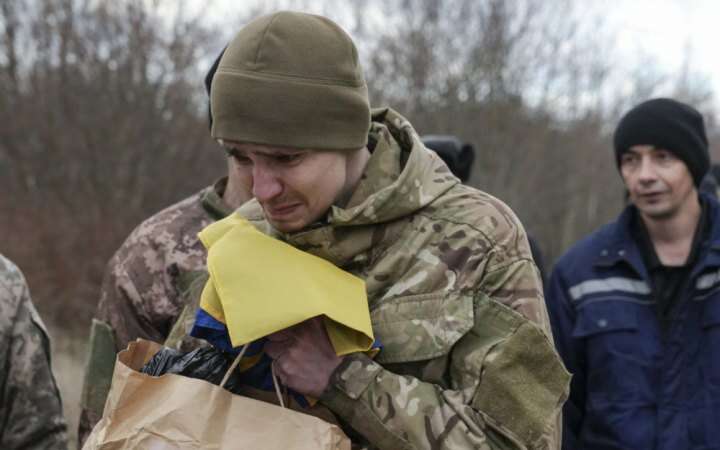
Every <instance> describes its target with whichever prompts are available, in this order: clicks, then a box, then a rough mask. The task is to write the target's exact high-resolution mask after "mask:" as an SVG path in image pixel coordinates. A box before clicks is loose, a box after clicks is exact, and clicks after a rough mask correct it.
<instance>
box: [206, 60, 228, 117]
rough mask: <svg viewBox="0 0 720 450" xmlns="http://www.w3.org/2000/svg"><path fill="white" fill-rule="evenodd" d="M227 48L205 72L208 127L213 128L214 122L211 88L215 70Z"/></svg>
mask: <svg viewBox="0 0 720 450" xmlns="http://www.w3.org/2000/svg"><path fill="white" fill-rule="evenodd" d="M226 48H227V46H225V48H223V49H222V51H221V52H220V54H219V55H218V56H217V58H215V62H214V63H213V64H212V66H210V70H208V72H207V74H205V92H207V95H208V128H210V129H212V124H213V116H212V107H211V106H210V88H212V81H213V77H214V76H215V72H217V68H218V65H219V64H220V59H221V58H222V56H223V54H225V49H226Z"/></svg>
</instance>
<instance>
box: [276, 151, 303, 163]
mask: <svg viewBox="0 0 720 450" xmlns="http://www.w3.org/2000/svg"><path fill="white" fill-rule="evenodd" d="M301 157H302V154H301V153H293V154H290V155H277V156H275V161H277V162H279V163H280V164H292V163H294V162H298V161H300V158H301Z"/></svg>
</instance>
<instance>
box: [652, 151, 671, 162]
mask: <svg viewBox="0 0 720 450" xmlns="http://www.w3.org/2000/svg"><path fill="white" fill-rule="evenodd" d="M655 157H656V158H657V159H658V160H660V161H663V162H665V161H672V159H673V155H672V154H671V153H670V152H658V153H657V154H656V155H655Z"/></svg>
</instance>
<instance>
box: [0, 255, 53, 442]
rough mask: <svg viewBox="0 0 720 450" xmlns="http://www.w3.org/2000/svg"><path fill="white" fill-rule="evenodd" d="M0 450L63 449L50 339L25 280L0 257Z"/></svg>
mask: <svg viewBox="0 0 720 450" xmlns="http://www.w3.org/2000/svg"><path fill="white" fill-rule="evenodd" d="M0 389H1V390H0V448H2V449H3V450H14V449H28V448H32V449H38V450H42V449H48V450H57V449H64V448H67V435H66V426H65V419H64V417H63V412H62V404H61V402H60V393H59V391H58V388H57V385H56V383H55V378H54V377H53V373H52V370H51V367H50V340H49V338H48V335H47V332H46V330H45V325H44V324H43V322H42V320H40V316H39V315H38V313H37V311H36V310H35V307H34V306H33V304H32V301H31V300H30V294H29V292H28V287H27V284H26V283H25V278H23V276H22V274H21V273H20V271H19V270H18V268H17V267H15V265H13V263H11V262H10V261H8V260H7V259H6V258H4V257H3V256H2V255H0Z"/></svg>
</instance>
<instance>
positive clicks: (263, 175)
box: [253, 164, 282, 202]
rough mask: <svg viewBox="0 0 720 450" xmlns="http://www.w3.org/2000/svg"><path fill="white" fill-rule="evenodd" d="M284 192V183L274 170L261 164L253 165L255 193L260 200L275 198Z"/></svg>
mask: <svg viewBox="0 0 720 450" xmlns="http://www.w3.org/2000/svg"><path fill="white" fill-rule="evenodd" d="M281 193H282V183H281V182H280V179H279V178H278V177H277V176H276V175H275V174H274V173H273V171H272V170H270V169H268V168H267V167H264V166H263V165H261V164H256V165H255V166H254V167H253V195H254V196H255V198H256V199H258V201H259V202H265V201H268V200H271V199H273V198H274V197H276V196H278V195H280V194H281Z"/></svg>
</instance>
